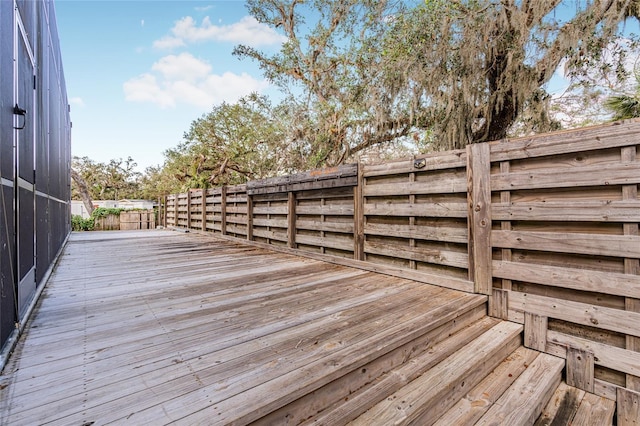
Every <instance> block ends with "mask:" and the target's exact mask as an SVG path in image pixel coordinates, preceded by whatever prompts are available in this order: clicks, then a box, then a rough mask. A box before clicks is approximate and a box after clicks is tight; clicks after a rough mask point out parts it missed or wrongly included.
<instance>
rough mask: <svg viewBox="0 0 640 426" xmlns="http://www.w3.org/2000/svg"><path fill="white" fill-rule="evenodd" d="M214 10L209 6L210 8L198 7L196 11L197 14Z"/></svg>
mask: <svg viewBox="0 0 640 426" xmlns="http://www.w3.org/2000/svg"><path fill="white" fill-rule="evenodd" d="M211 9H213V5H209V6H196V7H195V10H196V11H197V12H206V11H207V10H211Z"/></svg>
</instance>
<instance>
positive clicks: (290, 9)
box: [235, 0, 640, 165]
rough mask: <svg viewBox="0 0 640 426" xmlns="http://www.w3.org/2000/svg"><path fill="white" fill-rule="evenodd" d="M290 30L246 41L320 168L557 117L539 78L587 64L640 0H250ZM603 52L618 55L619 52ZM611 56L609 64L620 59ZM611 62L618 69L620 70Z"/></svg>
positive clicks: (476, 138) (243, 49) (455, 142)
mask: <svg viewBox="0 0 640 426" xmlns="http://www.w3.org/2000/svg"><path fill="white" fill-rule="evenodd" d="M248 7H249V10H250V13H251V14H252V15H253V16H254V17H255V18H256V19H257V20H258V21H260V22H262V23H266V24H269V25H271V26H274V27H276V28H280V29H281V30H282V31H283V32H284V33H285V35H286V36H287V37H288V41H287V42H286V43H285V44H284V45H283V47H282V49H281V51H280V52H279V53H277V54H275V55H269V54H266V53H264V52H260V51H258V50H256V49H253V48H250V47H247V46H238V47H237V48H236V50H235V52H236V54H237V55H239V56H241V57H248V58H252V59H254V60H256V61H258V62H259V64H260V66H261V67H262V69H263V70H264V72H265V74H266V76H267V77H268V78H269V79H270V80H271V81H273V82H274V83H275V84H277V85H278V86H280V87H281V88H283V89H284V90H285V91H286V92H287V93H289V94H290V96H291V98H290V99H291V101H290V104H291V105H295V108H296V112H295V114H292V117H295V118H296V120H295V121H294V122H292V129H293V131H292V132H291V133H290V135H289V137H290V138H291V139H292V140H297V139H302V140H305V141H306V142H307V143H308V144H309V146H310V150H311V151H312V152H313V153H314V158H317V163H318V165H322V164H331V163H340V162H343V161H345V160H346V159H347V158H349V157H350V156H351V155H353V154H354V153H357V152H358V151H361V150H364V149H367V148H369V147H371V146H375V145H379V144H384V143H392V142H394V141H395V142H397V141H401V142H402V141H403V139H402V138H403V137H407V136H412V137H413V138H414V139H416V140H419V141H422V142H426V143H430V144H432V145H433V147H435V148H459V147H462V146H465V145H466V144H468V143H474V142H481V141H487V140H493V139H500V138H503V137H505V136H506V135H507V132H508V131H509V129H510V128H511V127H512V126H513V124H514V123H515V122H516V121H517V120H518V119H523V120H524V121H526V122H527V123H528V126H529V127H530V128H531V129H533V130H536V131H545V130H548V129H550V128H552V127H553V125H554V123H553V121H552V120H551V119H550V118H549V116H548V111H547V106H548V105H547V101H548V94H547V93H546V92H545V90H544V86H545V84H546V83H547V82H549V80H550V79H551V77H552V76H553V74H554V72H556V70H557V69H558V67H559V66H560V65H561V64H563V63H564V64H565V66H566V69H567V70H568V71H569V73H570V74H571V75H572V76H573V77H575V78H580V76H581V75H582V74H583V73H585V72H586V71H587V70H589V69H590V68H591V67H593V66H594V64H595V63H596V62H597V61H598V60H599V58H600V57H601V55H602V52H603V50H604V49H605V48H606V47H607V46H610V45H611V42H612V41H613V40H615V39H616V38H617V37H619V36H620V24H621V22H623V21H625V20H626V19H627V18H630V17H634V18H638V14H639V10H640V0H593V1H575V0H565V1H560V0H549V1H534V0H522V1H515V0H500V1H488V0H425V1H423V2H420V3H416V4H413V5H411V4H409V3H407V2H390V1H370V0H366V1H359V0H343V1H333V0H313V1H302V0H250V1H248ZM614 53H615V54H614V55H613V56H612V58H614V60H616V61H618V64H619V63H622V62H623V61H624V54H625V51H624V49H619V50H618V51H617V52H614ZM618 64H616V63H614V64H608V66H609V67H618ZM618 68H619V67H618Z"/></svg>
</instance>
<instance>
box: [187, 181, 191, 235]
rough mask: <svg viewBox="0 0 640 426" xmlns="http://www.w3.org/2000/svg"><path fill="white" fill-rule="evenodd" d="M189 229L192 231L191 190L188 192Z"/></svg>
mask: <svg viewBox="0 0 640 426" xmlns="http://www.w3.org/2000/svg"><path fill="white" fill-rule="evenodd" d="M187 229H191V190H190V189H188V190H187Z"/></svg>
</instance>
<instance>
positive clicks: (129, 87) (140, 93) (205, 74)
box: [123, 53, 268, 109]
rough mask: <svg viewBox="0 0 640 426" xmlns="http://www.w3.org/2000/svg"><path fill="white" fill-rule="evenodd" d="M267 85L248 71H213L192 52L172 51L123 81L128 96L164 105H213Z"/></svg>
mask: <svg viewBox="0 0 640 426" xmlns="http://www.w3.org/2000/svg"><path fill="white" fill-rule="evenodd" d="M267 86H268V83H267V82H266V81H265V80H257V79H255V78H254V77H252V76H250V75H249V74H247V73H242V74H234V73H231V72H225V73H224V74H222V75H217V74H213V73H212V68H211V65H210V64H208V63H207V62H205V61H203V60H200V59H198V58H195V57H194V56H193V55H191V54H189V53H182V54H180V55H169V56H165V57H163V58H161V59H160V60H159V61H158V62H156V63H154V64H153V66H152V67H151V71H150V72H147V73H144V74H141V75H139V76H137V77H134V78H131V79H129V80H128V81H126V82H125V83H124V84H123V89H124V93H125V99H126V100H128V101H131V102H150V103H154V104H156V105H158V106H160V107H161V108H171V107H175V106H177V105H178V104H186V105H193V106H196V107H199V108H204V109H207V108H211V107H212V106H213V105H216V104H219V103H221V102H223V101H227V102H234V101H236V100H238V99H239V98H240V97H242V96H246V95H248V94H249V93H251V92H260V91H262V90H264V89H265V88H266V87H267Z"/></svg>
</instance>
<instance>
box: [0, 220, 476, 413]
mask: <svg viewBox="0 0 640 426" xmlns="http://www.w3.org/2000/svg"><path fill="white" fill-rule="evenodd" d="M484 301H485V298H484V297H483V296H477V295H470V294H465V293H462V292H457V291H454V290H448V289H444V288H441V287H434V286H429V285H425V284H420V283H417V282H414V281H411V280H407V279H403V278H397V277H392V276H387V275H379V274H376V273H374V272H369V271H364V270H359V269H354V268H350V267H347V266H341V265H335V264H329V263H325V262H322V261H319V260H313V259H308V258H301V257H296V256H293V255H289V254H283V253H278V252H271V251H268V250H265V249H262V248H257V247H253V246H247V245H244V244H242V243H241V242H238V243H236V242H231V241H228V240H223V239H218V238H215V237H212V236H205V235H197V234H180V233H175V232H169V231H127V232H114V233H83V234H73V235H72V237H71V239H70V241H69V243H68V245H67V247H66V248H65V251H64V254H63V256H62V258H61V261H60V262H59V264H58V266H57V268H56V269H55V271H54V272H53V274H52V276H51V278H50V280H49V283H48V285H47V288H46V289H45V291H44V293H43V297H42V299H41V301H40V302H39V303H38V307H37V309H36V313H35V316H34V318H33V319H32V321H31V322H30V324H29V325H28V327H27V330H26V332H25V335H24V336H23V337H22V339H21V340H20V342H19V343H18V346H17V347H16V350H15V353H14V354H13V356H12V357H11V359H10V360H9V363H8V364H7V366H6V368H5V370H4V372H3V374H2V376H0V423H2V424H18V425H19V424H42V423H51V424H83V423H85V422H92V421H93V422H96V423H97V424H104V423H108V422H128V423H131V424H143V423H145V422H151V423H153V424H165V423H169V422H171V421H176V420H179V419H183V421H186V422H189V421H191V420H193V421H205V419H206V422H207V423H210V424H211V423H216V422H233V421H236V420H238V419H240V421H241V422H243V421H246V420H249V419H250V418H252V416H255V413H252V411H253V410H252V409H253V408H254V407H253V406H252V404H255V407H256V408H258V405H259V406H260V409H261V410H263V411H264V412H265V413H267V412H268V410H271V409H276V408H278V406H280V405H281V404H283V403H286V402H287V401H288V400H293V399H295V398H299V397H300V396H301V395H302V394H303V392H306V391H307V390H308V389H312V388H313V386H315V385H316V384H318V383H322V382H326V381H329V380H333V379H335V378H336V377H339V375H341V374H344V373H345V372H347V371H348V368H353V367H356V368H357V365H360V364H362V363H367V362H370V360H371V359H372V357H374V356H379V355H380V354H383V353H385V351H386V350H391V349H392V348H394V347H396V346H397V345H401V344H404V343H406V342H408V341H410V339H412V338H415V336H416V335H417V333H419V332H420V330H421V329H425V330H426V329H427V327H428V326H429V327H430V326H433V327H436V326H438V324H441V323H444V321H446V320H447V318H453V317H455V315H456V314H455V310H456V309H457V308H458V307H465V306H474V305H480V304H482V303H484ZM393 345H396V346H393ZM388 348H389V349H388ZM256 397H259V400H260V402H259V404H258V402H257V399H255V398H256ZM216 406H218V407H224V410H225V411H224V413H223V416H221V418H223V419H224V420H222V419H220V420H218V419H217V418H215V417H211V416H213V415H214V414H215V415H216V416H217V414H218V412H216V410H215V409H214V407H216ZM186 419H190V420H186Z"/></svg>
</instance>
